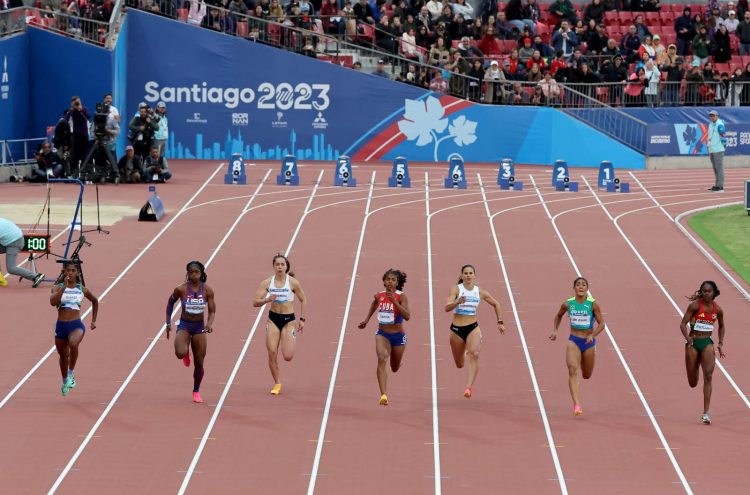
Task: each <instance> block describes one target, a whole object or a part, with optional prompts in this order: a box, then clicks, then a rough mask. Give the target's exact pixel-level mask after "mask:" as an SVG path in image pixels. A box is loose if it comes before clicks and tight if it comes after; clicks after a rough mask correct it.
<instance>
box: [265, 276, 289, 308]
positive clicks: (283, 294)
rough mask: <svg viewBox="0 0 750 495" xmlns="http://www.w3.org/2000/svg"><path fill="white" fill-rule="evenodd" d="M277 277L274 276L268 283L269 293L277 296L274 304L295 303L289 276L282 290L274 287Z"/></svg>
mask: <svg viewBox="0 0 750 495" xmlns="http://www.w3.org/2000/svg"><path fill="white" fill-rule="evenodd" d="M274 280H275V276H274V275H272V276H271V279H270V280H269V281H268V293H269V294H271V295H274V296H276V299H275V300H274V301H273V302H276V303H287V302H292V301H294V291H292V286H291V283H290V282H289V274H287V276H286V279H285V280H284V286H283V287H281V288H276V287H274V285H273V284H274Z"/></svg>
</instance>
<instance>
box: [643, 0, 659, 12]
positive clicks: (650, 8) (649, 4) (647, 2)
mask: <svg viewBox="0 0 750 495" xmlns="http://www.w3.org/2000/svg"><path fill="white" fill-rule="evenodd" d="M643 10H644V11H646V12H659V11H660V10H661V5H659V0H644V1H643Z"/></svg>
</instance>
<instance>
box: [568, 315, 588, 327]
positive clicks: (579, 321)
mask: <svg viewBox="0 0 750 495" xmlns="http://www.w3.org/2000/svg"><path fill="white" fill-rule="evenodd" d="M570 324H571V325H575V326H577V327H588V326H591V316H589V315H570Z"/></svg>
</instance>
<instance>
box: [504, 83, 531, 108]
mask: <svg viewBox="0 0 750 495" xmlns="http://www.w3.org/2000/svg"><path fill="white" fill-rule="evenodd" d="M530 101H531V97H530V96H529V93H527V92H526V91H525V90H524V89H523V86H521V83H520V82H514V83H513V87H512V89H511V90H510V93H508V94H506V95H505V103H506V104H507V105H528V104H529V102H530Z"/></svg>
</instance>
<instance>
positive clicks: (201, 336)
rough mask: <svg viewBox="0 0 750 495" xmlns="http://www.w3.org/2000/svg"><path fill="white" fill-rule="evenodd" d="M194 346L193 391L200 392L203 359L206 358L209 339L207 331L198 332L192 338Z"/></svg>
mask: <svg viewBox="0 0 750 495" xmlns="http://www.w3.org/2000/svg"><path fill="white" fill-rule="evenodd" d="M190 340H191V342H192V347H193V365H194V366H195V368H194V369H193V392H198V391H199V390H200V387H201V381H203V361H204V359H205V358H206V348H207V347H208V339H207V338H206V334H205V333H198V334H195V335H193V336H192V338H191V339H190Z"/></svg>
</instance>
